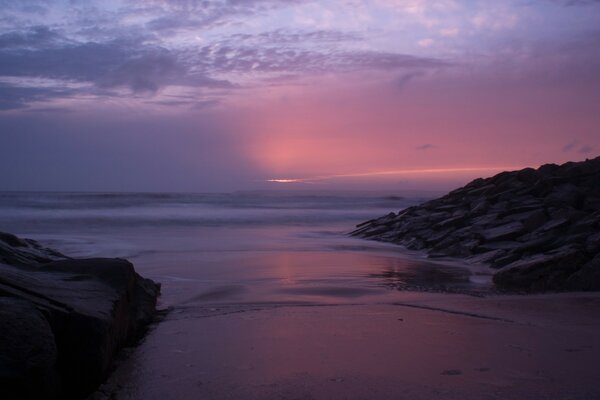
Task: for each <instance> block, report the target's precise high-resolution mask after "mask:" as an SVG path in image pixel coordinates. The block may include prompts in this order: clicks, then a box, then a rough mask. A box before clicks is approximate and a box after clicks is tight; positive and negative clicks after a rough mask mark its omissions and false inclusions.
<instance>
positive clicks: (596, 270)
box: [566, 254, 600, 290]
mask: <svg viewBox="0 0 600 400" xmlns="http://www.w3.org/2000/svg"><path fill="white" fill-rule="evenodd" d="M566 286H567V288H569V289H572V290H600V254H597V255H596V257H594V258H593V259H592V260H590V261H588V262H587V263H585V264H584V265H583V266H582V267H581V268H580V269H579V271H577V272H575V273H574V274H573V275H571V276H570V277H569V278H568V279H567V282H566Z"/></svg>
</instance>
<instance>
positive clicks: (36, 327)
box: [0, 297, 59, 399]
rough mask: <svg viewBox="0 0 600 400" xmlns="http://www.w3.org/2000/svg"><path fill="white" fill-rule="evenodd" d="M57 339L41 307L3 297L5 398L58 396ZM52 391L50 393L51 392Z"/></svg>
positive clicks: (0, 365)
mask: <svg viewBox="0 0 600 400" xmlns="http://www.w3.org/2000/svg"><path fill="white" fill-rule="evenodd" d="M56 363H57V350H56V341H55V337H54V334H53V333H52V329H51V327H50V324H49V323H48V321H47V320H46V318H45V317H44V315H43V314H42V312H41V311H39V310H38V309H36V308H35V307H34V306H33V304H31V303H30V302H28V301H27V300H23V299H18V298H13V297H0V382H1V383H2V396H3V398H4V399H7V398H8V399H11V398H12V399H19V398H20V399H35V398H46V397H56V395H57V394H58V387H59V380H58V375H57V374H56V373H55V371H54V368H55V365H56ZM48 395H49V396H48Z"/></svg>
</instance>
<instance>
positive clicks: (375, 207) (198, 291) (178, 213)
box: [0, 192, 474, 304]
mask: <svg viewBox="0 0 600 400" xmlns="http://www.w3.org/2000/svg"><path fill="white" fill-rule="evenodd" d="M424 200H425V199H423V198H417V197H411V198H405V197H400V196H395V195H392V194H389V193H372V192H353V193H349V192H344V193H342V192H310V193H305V192H302V193H298V192H237V193H209V194H202V193H199V194H190V193H33V192H32V193H29V192H27V193H25V192H22V193H21V192H5V193H1V194H0V231H6V232H11V233H15V234H17V235H19V236H23V237H29V238H33V239H36V240H39V241H40V242H42V244H44V245H47V246H50V247H53V248H56V249H58V250H59V251H62V252H64V253H65V254H67V255H69V256H73V257H122V258H127V259H129V260H131V261H132V262H133V263H134V264H135V266H136V268H137V269H138V270H139V271H140V272H142V273H143V274H144V275H146V276H149V277H151V278H154V279H156V280H158V281H160V282H162V283H163V301H165V302H166V303H167V304H176V303H181V302H183V303H186V304H187V302H189V301H192V302H198V301H200V302H207V301H208V302H212V301H258V300H260V301H267V300H268V301H319V302H322V301H324V299H325V300H326V299H331V298H334V299H340V298H352V299H354V298H356V297H362V296H369V295H373V293H372V292H371V290H373V287H376V286H382V285H390V284H401V285H402V284H404V283H407V282H408V283H410V281H411V277H413V278H415V279H417V280H422V272H420V271H422V270H423V266H424V265H425V264H427V265H428V268H429V269H428V270H429V271H434V273H433V275H431V276H435V277H437V278H439V277H440V276H441V277H442V280H443V281H444V282H442V284H445V283H448V282H449V283H450V284H451V285H454V286H457V285H458V286H461V287H462V286H465V285H466V286H469V285H472V284H474V279H472V278H473V276H472V275H471V274H470V272H468V271H466V270H464V269H462V270H461V269H455V270H452V269H451V271H450V272H447V270H446V269H443V268H442V267H441V266H440V267H437V266H435V265H434V266H433V267H432V264H431V263H430V262H429V261H426V260H424V259H422V258H420V256H418V255H417V256H416V257H417V259H415V258H414V257H415V256H414V255H413V256H412V257H413V258H412V259H411V258H410V257H409V256H407V254H406V252H405V251H403V250H402V249H401V248H399V247H397V246H394V245H391V244H384V243H378V242H373V241H367V240H363V239H355V238H350V237H348V236H347V233H348V232H350V231H351V230H352V229H353V228H354V226H355V225H356V224H357V223H360V222H363V221H365V220H368V219H371V218H375V217H379V216H381V215H384V214H386V213H389V212H390V211H394V212H398V211H399V210H401V209H404V208H406V207H409V206H411V205H414V204H417V203H420V202H422V201H424ZM444 268H445V267H444ZM444 271H445V272H444ZM437 272H440V273H439V274H438V273H437ZM455 272H458V274H457V273H455ZM440 274H441V275H440ZM437 278H436V279H437ZM437 283H439V282H437ZM419 284H425V285H426V284H427V282H419ZM190 299H192V300H190Z"/></svg>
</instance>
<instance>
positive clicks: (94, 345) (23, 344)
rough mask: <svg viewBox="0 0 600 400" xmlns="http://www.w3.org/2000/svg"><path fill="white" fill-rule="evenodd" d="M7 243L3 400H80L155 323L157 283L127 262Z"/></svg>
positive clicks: (0, 349) (2, 271)
mask: <svg viewBox="0 0 600 400" xmlns="http://www.w3.org/2000/svg"><path fill="white" fill-rule="evenodd" d="M4 237H9V239H10V240H11V241H12V242H11V243H12V244H14V243H17V242H15V241H14V238H12V237H10V236H4ZM19 240H22V239H19ZM3 242H4V247H2V248H1V249H0V257H4V258H3V259H2V260H3V261H4V262H5V263H2V264H0V306H1V309H0V387H2V398H3V399H15V400H16V399H40V398H44V399H77V398H83V397H84V396H85V395H86V394H88V393H90V392H91V391H93V390H94V389H95V388H96V387H97V386H98V385H99V384H100V383H101V382H102V381H103V380H104V379H105V378H106V376H107V374H108V371H109V368H110V365H111V361H112V360H113V357H114V356H115V354H116V352H117V351H118V350H119V349H120V348H121V347H123V346H125V345H127V344H130V343H133V342H134V341H135V340H136V339H137V338H139V337H140V335H141V334H142V333H143V331H144V328H145V327H146V326H147V324H148V323H149V322H151V320H152V318H153V315H154V313H155V307H156V299H157V297H158V295H159V292H160V286H159V285H158V284H156V283H154V282H153V281H151V280H149V279H145V278H142V277H141V276H139V275H138V274H137V273H136V272H135V270H134V268H133V265H132V264H131V263H130V262H128V261H127V260H123V259H117V258H115V259H107V258H96V259H68V258H66V257H64V256H62V255H61V254H60V253H58V252H53V251H50V250H47V249H43V247H42V246H40V245H39V244H37V243H35V242H33V241H23V242H22V243H17V244H19V246H17V247H13V246H10V244H11V243H7V242H6V241H3ZM23 243H24V244H23ZM7 246H9V247H10V249H9V251H8V252H7V251H6V248H7ZM19 247H23V248H24V252H21V251H20V250H21V249H20V248H19ZM31 248H33V249H35V250H36V252H35V256H34V257H33V258H32V257H31V256H30V254H31ZM23 253H24V254H23ZM6 254H9V257H6ZM7 260H10V261H12V262H13V265H9V264H7V263H6V261H7ZM27 260H30V261H27Z"/></svg>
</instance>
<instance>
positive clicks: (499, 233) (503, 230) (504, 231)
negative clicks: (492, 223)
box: [481, 221, 525, 242]
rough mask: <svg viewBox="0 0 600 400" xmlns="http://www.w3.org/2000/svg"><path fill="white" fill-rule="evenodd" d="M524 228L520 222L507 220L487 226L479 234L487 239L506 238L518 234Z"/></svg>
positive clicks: (514, 236)
mask: <svg viewBox="0 0 600 400" xmlns="http://www.w3.org/2000/svg"><path fill="white" fill-rule="evenodd" d="M524 230H525V226H524V225H523V224H522V223H521V222H518V221H517V222H509V223H508V224H504V225H500V226H496V227H494V228H489V229H486V230H484V231H482V232H481V236H483V238H484V239H485V240H486V241H488V242H491V241H494V240H507V239H513V238H516V237H517V236H519V235H520V234H521V233H522V232H523V231H524Z"/></svg>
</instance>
